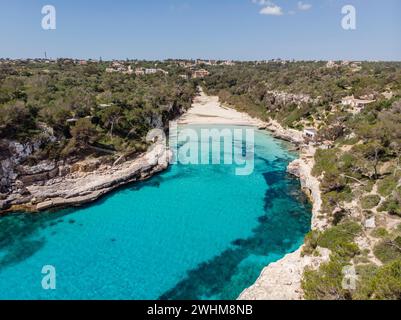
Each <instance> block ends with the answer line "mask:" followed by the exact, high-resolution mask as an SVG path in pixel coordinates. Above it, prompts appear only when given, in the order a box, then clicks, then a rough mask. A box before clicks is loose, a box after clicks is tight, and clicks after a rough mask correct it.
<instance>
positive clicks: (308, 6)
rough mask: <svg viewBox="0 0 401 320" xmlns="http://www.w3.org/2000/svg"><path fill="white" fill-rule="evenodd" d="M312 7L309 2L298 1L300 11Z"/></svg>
mask: <svg viewBox="0 0 401 320" xmlns="http://www.w3.org/2000/svg"><path fill="white" fill-rule="evenodd" d="M311 8H312V5H311V4H309V3H303V2H302V1H299V2H298V9H299V10H301V11H306V10H309V9H311Z"/></svg>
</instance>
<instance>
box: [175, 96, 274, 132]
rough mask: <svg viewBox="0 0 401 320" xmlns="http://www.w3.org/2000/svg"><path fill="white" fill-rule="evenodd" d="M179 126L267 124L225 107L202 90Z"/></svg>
mask: <svg viewBox="0 0 401 320" xmlns="http://www.w3.org/2000/svg"><path fill="white" fill-rule="evenodd" d="M178 124H181V125H185V124H217V125H224V124H226V125H237V126H255V127H265V126H266V125H267V124H266V123H265V122H263V121H261V120H259V119H255V118H252V117H251V116H249V115H248V114H246V113H241V112H238V111H236V110H234V109H232V108H227V107H224V106H223V105H222V104H221V103H220V101H219V98H218V97H216V96H208V95H206V94H205V93H204V92H203V90H201V89H200V94H199V96H197V97H196V98H195V100H194V103H193V105H192V107H191V108H190V109H189V110H188V112H186V113H185V114H184V115H182V116H181V117H180V118H179V119H178Z"/></svg>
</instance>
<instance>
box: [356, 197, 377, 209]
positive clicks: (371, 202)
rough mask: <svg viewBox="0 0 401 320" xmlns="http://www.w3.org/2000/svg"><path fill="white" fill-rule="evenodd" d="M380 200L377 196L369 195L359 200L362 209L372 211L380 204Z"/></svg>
mask: <svg viewBox="0 0 401 320" xmlns="http://www.w3.org/2000/svg"><path fill="white" fill-rule="evenodd" d="M380 200H381V198H380V197H379V196H378V195H369V196H365V197H363V198H362V199H361V205H362V209H365V210H366V209H373V208H374V207H376V206H377V205H378V204H379V203H380Z"/></svg>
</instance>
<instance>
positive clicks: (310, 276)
mask: <svg viewBox="0 0 401 320" xmlns="http://www.w3.org/2000/svg"><path fill="white" fill-rule="evenodd" d="M344 267H345V264H343V263H342V262H341V261H340V260H338V259H336V258H335V257H334V256H332V257H331V260H330V261H329V262H328V263H325V264H322V265H321V266H320V268H319V270H311V269H307V270H305V272H304V275H303V279H302V284H301V286H302V289H303V290H304V294H305V298H306V299H307V300H344V299H350V297H351V296H350V293H349V292H348V291H347V290H344V289H343V287H342V282H343V278H344V275H343V268H344Z"/></svg>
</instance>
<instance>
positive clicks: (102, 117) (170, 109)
mask: <svg viewBox="0 0 401 320" xmlns="http://www.w3.org/2000/svg"><path fill="white" fill-rule="evenodd" d="M155 65H157V68H158V69H155V68H156V67H155ZM127 67H129V69H127ZM132 68H136V69H138V70H140V71H141V73H140V74H134V73H133V72H132V70H133V69H132ZM145 68H152V69H150V70H152V73H151V74H149V75H144V74H143V73H144V71H142V70H145ZM163 68H164V69H165V70H164V69H163ZM125 70H129V71H130V72H128V71H125ZM180 72H183V70H182V69H180V68H179V67H178V66H172V67H171V66H169V65H168V64H162V63H150V62H141V63H140V62H118V63H113V67H112V68H110V63H102V62H87V61H84V62H82V63H78V62H74V61H71V60H64V59H60V60H58V61H57V62H55V61H50V62H49V61H47V63H46V62H45V61H41V60H39V61H29V62H28V61H6V60H5V61H2V63H1V64H0V139H9V140H16V141H20V142H26V141H29V140H32V139H34V138H38V137H40V135H43V133H44V131H47V132H49V131H50V132H51V136H52V137H53V138H52V139H51V141H47V142H46V144H45V146H44V149H43V157H47V158H49V157H50V158H54V157H58V156H59V155H63V156H69V155H76V156H84V155H85V154H86V153H88V152H89V153H91V152H93V151H94V149H90V148H89V149H88V146H100V147H103V148H105V149H111V150H117V151H123V152H130V151H131V152H135V151H142V150H143V149H144V147H145V145H144V136H145V135H146V133H147V132H148V131H149V130H150V129H153V128H164V126H165V125H166V124H167V123H168V120H171V119H173V118H175V117H176V116H177V115H179V114H181V113H182V112H183V111H185V110H186V109H187V108H189V107H190V105H191V102H192V98H193V96H194V95H195V91H196V87H195V86H194V85H193V84H192V83H191V82H188V81H185V80H184V79H183V78H182V77H180ZM137 73H138V72H137Z"/></svg>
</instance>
